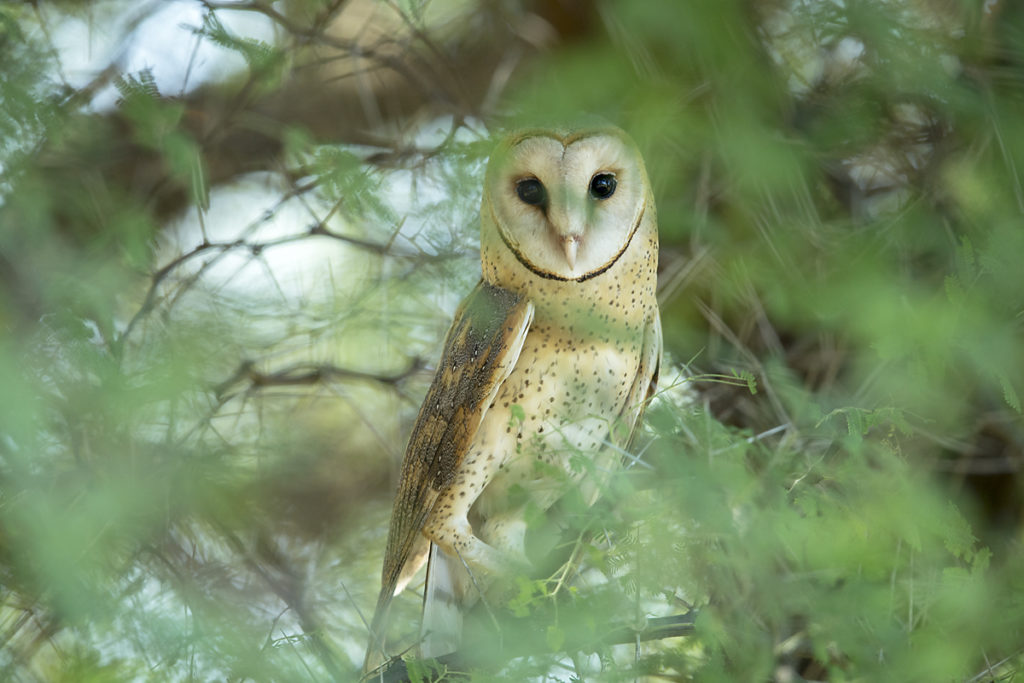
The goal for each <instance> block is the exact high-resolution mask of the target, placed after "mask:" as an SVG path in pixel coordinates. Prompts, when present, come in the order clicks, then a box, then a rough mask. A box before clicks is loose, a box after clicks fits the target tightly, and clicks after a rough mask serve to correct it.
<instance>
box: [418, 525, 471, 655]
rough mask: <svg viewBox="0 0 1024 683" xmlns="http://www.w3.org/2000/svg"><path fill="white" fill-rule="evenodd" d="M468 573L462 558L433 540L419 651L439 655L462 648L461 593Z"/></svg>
mask: <svg viewBox="0 0 1024 683" xmlns="http://www.w3.org/2000/svg"><path fill="white" fill-rule="evenodd" d="M467 579H468V576H467V574H466V568H465V567H464V566H463V565H462V561H461V560H459V558H457V557H451V556H450V555H448V554H446V553H445V552H444V551H443V550H441V549H440V548H438V547H437V546H436V545H434V544H433V543H431V544H430V557H429V559H428V560H427V585H426V588H425V589H424V592H423V622H422V626H421V628H420V638H421V643H420V654H421V655H422V656H423V657H439V656H441V655H446V654H448V653H450V652H455V651H456V650H458V649H459V644H460V642H461V641H462V606H461V603H462V599H461V598H462V595H463V593H464V590H463V589H464V586H465V585H466V580H467Z"/></svg>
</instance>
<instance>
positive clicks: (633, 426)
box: [619, 310, 661, 450]
mask: <svg viewBox="0 0 1024 683" xmlns="http://www.w3.org/2000/svg"><path fill="white" fill-rule="evenodd" d="M660 370H661V318H660V317H659V316H658V311H657V310H655V311H654V312H653V313H652V314H651V317H649V318H648V319H647V324H646V325H645V326H644V342H643V347H642V348H641V350H640V365H639V367H638V368H637V371H636V377H635V378H634V379H633V384H632V386H631V387H630V389H629V395H628V396H627V397H626V405H625V407H624V408H623V409H622V414H621V415H620V416H619V423H620V424H621V425H622V426H623V428H624V431H625V434H624V435H623V436H624V437H625V438H623V439H622V441H623V443H624V444H625V445H624V447H625V448H626V450H629V448H630V445H631V444H632V442H633V438H634V437H635V436H636V432H637V427H639V425H640V420H641V418H643V415H644V410H646V408H647V404H648V403H649V402H650V400H651V397H652V396H654V392H655V391H657V389H658V372H659V371H660Z"/></svg>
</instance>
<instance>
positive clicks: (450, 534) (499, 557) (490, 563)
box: [423, 498, 529, 590]
mask: <svg viewBox="0 0 1024 683" xmlns="http://www.w3.org/2000/svg"><path fill="white" fill-rule="evenodd" d="M460 507H461V506H460ZM468 512H469V506H468V505H467V506H465V509H455V508H446V507H445V498H441V499H440V500H439V501H438V505H437V506H436V507H435V508H434V512H433V514H432V515H431V516H430V519H429V520H428V521H427V523H426V524H425V525H424V527H423V535H425V536H426V537H427V538H429V539H430V540H431V541H433V542H434V543H435V544H437V546H438V547H439V548H441V550H443V551H444V552H445V553H447V554H448V555H451V556H452V557H457V558H459V559H461V561H462V562H464V563H465V564H466V566H467V567H468V568H469V570H470V573H471V574H472V576H473V579H474V581H475V582H476V583H477V586H478V587H479V588H480V589H481V590H483V588H484V586H485V585H486V583H485V582H488V581H489V579H490V578H491V577H495V576H502V575H508V574H510V573H515V572H516V571H519V570H521V571H526V570H528V569H529V566H528V564H527V563H526V562H525V559H524V558H523V557H522V556H519V557H515V556H513V555H510V554H508V553H505V552H502V551H501V550H498V549H497V548H495V547H493V546H491V545H488V544H487V543H485V542H484V541H482V540H481V539H480V538H478V537H477V535H476V534H474V533H473V527H472V526H470V524H469V521H468V520H467V518H466V515H467V513H468Z"/></svg>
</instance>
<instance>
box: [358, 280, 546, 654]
mask: <svg viewBox="0 0 1024 683" xmlns="http://www.w3.org/2000/svg"><path fill="white" fill-rule="evenodd" d="M532 321H533V304H532V303H531V302H530V301H528V300H526V299H525V298H523V297H522V296H520V295H518V294H516V293H514V292H511V291H509V290H506V289H502V288H500V287H495V286H493V285H490V284H488V283H486V282H483V281H481V282H480V284H478V285H477V286H476V289H474V290H473V291H472V293H470V295H469V296H468V297H466V300H465V301H463V302H462V305H461V306H460V307H459V310H458V311H457V312H456V314H455V321H454V322H453V323H452V327H451V329H450V330H449V331H448V336H447V338H446V339H445V344H444V352H443V353H442V355H441V362H440V364H439V365H438V367H437V373H436V374H435V375H434V381H433V382H432V383H431V385H430V389H428V390H427V396H426V398H424V399H423V405H422V407H421V408H420V413H419V416H418V417H417V418H416V424H415V425H414V426H413V430H412V435H411V436H410V438H409V447H408V448H407V449H406V452H405V460H404V461H403V462H402V472H401V476H400V479H399V483H398V493H397V495H396V496H395V504H394V509H393V510H392V513H391V526H390V528H389V529H388V542H387V550H386V552H385V555H384V568H383V571H382V574H381V592H380V597H379V598H378V601H377V612H376V614H374V619H373V625H372V626H371V631H372V632H373V633H372V635H371V637H373V638H379V635H380V634H379V628H380V627H381V625H382V624H383V622H384V621H385V615H386V612H387V608H388V604H389V603H390V601H391V598H392V597H393V596H394V595H395V593H396V591H400V590H401V589H402V588H404V587H405V583H406V582H408V580H409V578H411V576H412V575H413V574H415V573H416V571H417V570H418V569H419V568H420V567H421V566H422V565H423V563H424V562H425V561H426V555H427V551H428V548H429V543H428V541H427V539H426V537H425V536H423V535H422V534H421V533H420V531H421V530H422V529H423V525H424V524H425V523H426V520H427V516H428V515H429V514H430V511H431V509H432V508H433V506H434V503H435V502H437V499H438V497H439V496H440V495H441V494H442V493H443V492H444V491H445V490H446V489H447V488H448V487H449V486H450V485H451V483H452V481H454V479H455V475H456V473H457V472H458V469H459V465H460V464H461V463H462V459H463V457H464V456H465V454H466V451H467V449H468V448H469V446H470V443H471V442H472V440H473V437H474V435H475V434H476V431H477V428H478V427H479V426H480V422H481V421H482V420H483V417H484V413H486V412H487V409H488V407H489V406H490V405H491V402H492V401H493V400H494V397H495V396H496V395H497V393H498V389H499V387H500V386H501V383H502V382H504V381H505V379H506V378H507V377H508V375H509V373H510V372H511V371H512V368H513V367H514V366H515V364H516V360H517V359H518V358H519V352H520V351H521V350H522V348H523V341H524V340H525V339H526V333H527V332H528V331H529V328H530V323H531V322H532ZM371 647H373V644H372V643H371Z"/></svg>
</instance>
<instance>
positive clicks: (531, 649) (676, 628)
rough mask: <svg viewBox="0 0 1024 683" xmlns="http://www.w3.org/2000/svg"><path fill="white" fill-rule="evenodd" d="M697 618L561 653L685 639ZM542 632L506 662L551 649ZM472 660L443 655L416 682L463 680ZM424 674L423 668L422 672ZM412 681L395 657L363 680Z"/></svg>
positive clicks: (650, 623)
mask: <svg viewBox="0 0 1024 683" xmlns="http://www.w3.org/2000/svg"><path fill="white" fill-rule="evenodd" d="M696 618H697V612H696V611H692V610H691V611H690V612H687V613H686V614H676V615H673V616H670V617H657V618H653V619H648V620H647V622H646V623H645V624H644V625H643V626H641V627H639V628H636V627H633V626H621V627H618V628H616V629H614V630H612V631H610V632H608V633H606V634H604V636H603V637H602V638H600V641H599V642H594V641H589V642H585V641H583V640H571V639H570V641H569V642H567V643H566V644H565V646H564V647H562V648H561V650H560V651H562V652H578V651H588V650H593V649H594V648H595V647H596V646H598V645H626V644H630V643H640V642H648V641H651V640H663V639H665V638H681V637H684V636H689V635H692V634H693V632H694V622H695V621H696ZM542 632H543V629H541V630H540V632H538V633H540V635H538V636H537V639H536V642H534V641H527V642H520V643H517V646H516V647H517V649H516V650H515V651H511V650H510V651H507V652H505V655H506V659H512V658H515V657H522V656H527V655H530V654H532V653H536V652H545V651H548V650H550V647H548V646H547V645H546V644H545V643H544V642H543V638H544V636H543V634H542ZM471 661H472V657H471V655H470V654H469V653H462V652H453V653H451V654H448V655H443V656H441V657H438V658H437V659H435V660H429V661H425V662H423V663H422V665H423V666H429V665H430V662H434V663H435V665H436V667H437V668H438V669H439V671H438V672H437V673H435V674H434V675H432V676H429V677H426V678H424V677H422V676H420V677H417V679H416V680H425V681H441V680H451V679H452V678H453V677H461V676H460V675H459V674H458V673H456V672H459V671H467V670H469V669H470V668H471V667H470V666H469V664H470V663H471ZM420 671H422V668H421V669H420ZM409 680H412V678H411V676H410V672H409V668H408V666H407V664H406V662H405V661H404V660H402V659H401V658H399V657H395V658H393V659H391V660H390V661H388V662H385V663H384V664H383V665H381V667H380V668H379V669H377V670H376V671H374V672H373V673H372V674H368V675H367V676H365V677H364V678H363V681H364V682H365V683H405V681H409Z"/></svg>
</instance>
